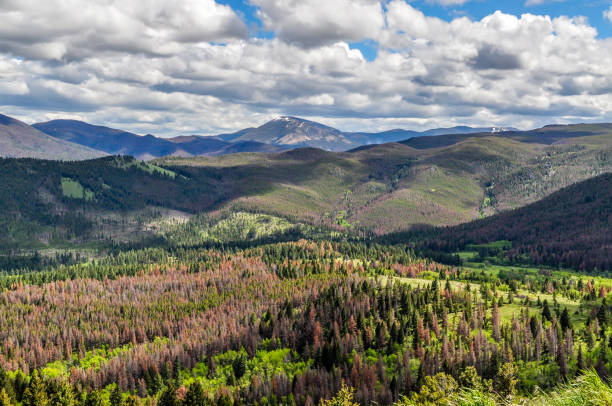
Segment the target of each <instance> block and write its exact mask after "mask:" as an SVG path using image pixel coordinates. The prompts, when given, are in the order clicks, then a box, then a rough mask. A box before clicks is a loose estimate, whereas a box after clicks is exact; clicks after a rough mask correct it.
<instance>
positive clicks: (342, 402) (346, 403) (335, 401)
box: [319, 382, 359, 406]
mask: <svg viewBox="0 0 612 406" xmlns="http://www.w3.org/2000/svg"><path fill="white" fill-rule="evenodd" d="M354 394H355V389H353V388H349V387H348V386H346V385H345V384H344V382H342V387H341V388H340V390H339V391H338V393H337V394H336V396H334V397H333V398H331V399H328V400H323V399H321V402H320V403H319V405H320V406H359V405H358V404H357V403H355V402H354V401H353V397H354Z"/></svg>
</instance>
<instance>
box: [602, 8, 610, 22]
mask: <svg viewBox="0 0 612 406" xmlns="http://www.w3.org/2000/svg"><path fill="white" fill-rule="evenodd" d="M603 15H604V18H605V19H606V20H608V21H610V22H611V23H612V6H610V8H609V9H607V10H605V11H604V12H603Z"/></svg>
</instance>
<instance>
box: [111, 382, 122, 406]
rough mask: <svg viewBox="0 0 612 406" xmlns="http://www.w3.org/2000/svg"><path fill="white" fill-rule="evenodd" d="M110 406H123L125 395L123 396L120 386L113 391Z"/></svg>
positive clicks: (116, 386)
mask: <svg viewBox="0 0 612 406" xmlns="http://www.w3.org/2000/svg"><path fill="white" fill-rule="evenodd" d="M110 404H111V406H122V405H123V395H122V394H121V388H119V385H115V387H114V388H113V390H112V391H111V394H110Z"/></svg>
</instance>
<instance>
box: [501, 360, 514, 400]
mask: <svg viewBox="0 0 612 406" xmlns="http://www.w3.org/2000/svg"><path fill="white" fill-rule="evenodd" d="M517 373H518V369H517V367H516V365H514V363H512V362H506V363H504V364H503V365H502V366H501V367H500V368H499V371H497V391H498V392H499V393H500V394H501V395H502V396H506V397H508V396H513V395H514V394H515V393H516V383H517V382H518V379H517V378H516V376H517Z"/></svg>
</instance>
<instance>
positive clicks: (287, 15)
mask: <svg viewBox="0 0 612 406" xmlns="http://www.w3.org/2000/svg"><path fill="white" fill-rule="evenodd" d="M251 3H252V4H253V5H256V6H258V7H259V8H260V9H259V15H260V18H261V20H262V22H263V24H264V27H265V28H266V29H267V30H271V31H274V32H275V33H276V34H277V35H278V37H279V38H281V39H283V40H285V41H287V42H289V43H293V44H297V45H300V46H304V47H315V46H320V45H323V44H329V43H334V42H337V41H360V40H363V39H367V38H375V37H378V35H379V33H380V31H381V30H382V29H383V26H384V16H383V9H382V6H381V3H380V1H378V0H309V1H304V0H251Z"/></svg>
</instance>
